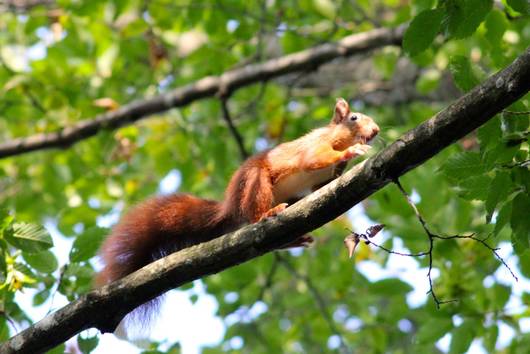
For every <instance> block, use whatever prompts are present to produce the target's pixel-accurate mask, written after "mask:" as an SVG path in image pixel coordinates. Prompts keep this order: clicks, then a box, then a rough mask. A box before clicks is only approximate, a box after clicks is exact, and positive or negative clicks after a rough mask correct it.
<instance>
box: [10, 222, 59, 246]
mask: <svg viewBox="0 0 530 354" xmlns="http://www.w3.org/2000/svg"><path fill="white" fill-rule="evenodd" d="M5 239H6V241H7V242H9V243H10V244H11V245H13V246H15V247H17V248H19V249H21V250H22V251H25V252H28V253H36V252H40V251H43V250H46V249H48V248H50V247H53V241H52V238H51V236H50V234H49V233H48V231H46V229H45V228H44V227H42V226H40V225H35V224H28V223H24V222H17V223H14V224H12V226H11V227H10V228H9V229H8V230H7V232H6V233H5Z"/></svg>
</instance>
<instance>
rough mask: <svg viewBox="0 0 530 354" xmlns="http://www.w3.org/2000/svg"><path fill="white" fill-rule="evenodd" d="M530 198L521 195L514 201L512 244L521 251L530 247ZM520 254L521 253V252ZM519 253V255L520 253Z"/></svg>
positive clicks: (511, 220)
mask: <svg viewBox="0 0 530 354" xmlns="http://www.w3.org/2000/svg"><path fill="white" fill-rule="evenodd" d="M529 211H530V197H529V196H528V195H527V194H525V193H519V194H518V195H517V196H516V197H515V198H514V200H513V206H512V217H511V219H510V225H511V227H512V231H513V234H512V242H513V243H514V245H516V246H518V249H519V250H526V249H528V248H529V247H530V217H528V215H529ZM519 252H520V251H519ZM519 252H518V253H519Z"/></svg>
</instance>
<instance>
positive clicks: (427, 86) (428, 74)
mask: <svg viewBox="0 0 530 354" xmlns="http://www.w3.org/2000/svg"><path fill="white" fill-rule="evenodd" d="M441 76H442V75H441V73H440V72H439V71H438V70H427V71H425V72H424V73H423V74H422V75H421V76H420V77H419V79H418V81H416V89H417V90H418V92H419V93H421V94H424V95H426V94H428V93H429V92H431V91H434V90H436V88H437V87H438V85H439V84H440V78H441Z"/></svg>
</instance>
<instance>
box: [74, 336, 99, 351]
mask: <svg viewBox="0 0 530 354" xmlns="http://www.w3.org/2000/svg"><path fill="white" fill-rule="evenodd" d="M98 343H99V338H98V336H94V337H88V338H83V337H81V335H78V336H77V345H78V346H79V349H81V352H83V354H88V353H90V352H91V351H93V350H94V349H95V348H96V347H97V346H98Z"/></svg>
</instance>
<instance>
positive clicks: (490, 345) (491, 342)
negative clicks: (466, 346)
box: [484, 324, 499, 353]
mask: <svg viewBox="0 0 530 354" xmlns="http://www.w3.org/2000/svg"><path fill="white" fill-rule="evenodd" d="M498 337H499V327H498V326H497V325H495V324H494V325H493V326H490V327H487V328H486V334H485V335H484V347H485V349H486V351H487V352H488V353H494V352H495V343H497V338H498Z"/></svg>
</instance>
